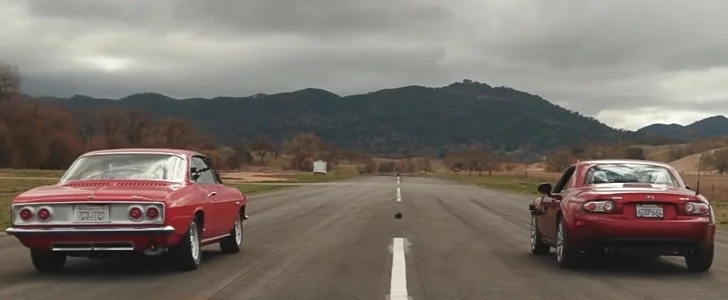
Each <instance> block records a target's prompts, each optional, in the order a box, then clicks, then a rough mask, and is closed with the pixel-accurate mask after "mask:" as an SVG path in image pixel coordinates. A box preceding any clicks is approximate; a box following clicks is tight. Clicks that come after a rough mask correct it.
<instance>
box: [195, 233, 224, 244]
mask: <svg viewBox="0 0 728 300" xmlns="http://www.w3.org/2000/svg"><path fill="white" fill-rule="evenodd" d="M229 236H230V234H229V233H226V234H223V235H219V236H216V237H211V238H209V239H204V240H202V241H200V243H203V244H204V243H209V242H212V241H214V240H219V239H221V238H226V237H229Z"/></svg>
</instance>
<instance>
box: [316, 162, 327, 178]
mask: <svg viewBox="0 0 728 300" xmlns="http://www.w3.org/2000/svg"><path fill="white" fill-rule="evenodd" d="M327 166H328V164H327V163H326V162H325V161H323V160H317V161H314V162H313V175H316V174H321V175H327V174H328V169H327Z"/></svg>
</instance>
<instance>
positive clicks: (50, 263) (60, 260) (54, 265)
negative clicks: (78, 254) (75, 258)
mask: <svg viewBox="0 0 728 300" xmlns="http://www.w3.org/2000/svg"><path fill="white" fill-rule="evenodd" d="M30 259H31V260H32V261H33V267H35V269H36V270H37V271H38V272H44V273H45V272H58V271H61V270H63V266H65V265H66V255H65V254H63V253H58V252H53V251H50V250H41V249H30Z"/></svg>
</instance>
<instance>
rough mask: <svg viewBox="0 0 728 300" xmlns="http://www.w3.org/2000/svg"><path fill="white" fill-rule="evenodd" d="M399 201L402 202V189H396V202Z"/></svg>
mask: <svg viewBox="0 0 728 300" xmlns="http://www.w3.org/2000/svg"><path fill="white" fill-rule="evenodd" d="M401 201H402V189H400V188H399V187H397V202H401Z"/></svg>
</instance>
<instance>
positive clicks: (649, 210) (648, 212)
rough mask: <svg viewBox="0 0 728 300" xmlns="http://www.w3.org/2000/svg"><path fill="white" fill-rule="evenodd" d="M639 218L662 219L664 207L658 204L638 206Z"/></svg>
mask: <svg viewBox="0 0 728 300" xmlns="http://www.w3.org/2000/svg"><path fill="white" fill-rule="evenodd" d="M636 212H637V217H638V218H662V217H663V216H664V210H663V208H662V205H658V204H637V210H636Z"/></svg>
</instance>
